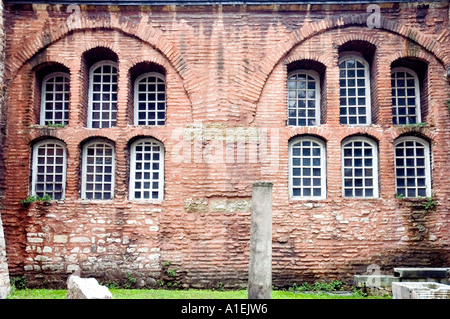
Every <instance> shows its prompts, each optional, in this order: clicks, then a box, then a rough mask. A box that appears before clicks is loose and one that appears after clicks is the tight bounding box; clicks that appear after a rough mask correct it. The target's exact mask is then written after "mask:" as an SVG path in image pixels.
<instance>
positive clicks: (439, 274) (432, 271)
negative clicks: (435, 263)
mask: <svg viewBox="0 0 450 319" xmlns="http://www.w3.org/2000/svg"><path fill="white" fill-rule="evenodd" d="M394 276H396V277H400V278H405V279H406V278H447V277H450V268H394Z"/></svg>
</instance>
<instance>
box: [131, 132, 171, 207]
mask: <svg viewBox="0 0 450 319" xmlns="http://www.w3.org/2000/svg"><path fill="white" fill-rule="evenodd" d="M131 152H132V154H133V155H134V163H131V172H130V177H131V178H130V180H131V181H130V188H131V187H133V191H132V192H131V193H130V194H134V195H135V196H134V198H135V199H139V198H146V199H150V196H149V195H150V193H151V194H152V198H153V199H158V198H159V199H161V198H162V192H163V189H162V184H163V183H162V180H160V177H161V178H162V177H163V176H164V174H163V172H162V165H163V162H162V161H163V156H162V152H163V149H162V148H161V147H160V146H159V144H158V143H157V142H155V141H153V140H142V141H140V142H137V143H135V144H133V146H132V150H131ZM136 194H139V196H136ZM132 199H133V198H132Z"/></svg>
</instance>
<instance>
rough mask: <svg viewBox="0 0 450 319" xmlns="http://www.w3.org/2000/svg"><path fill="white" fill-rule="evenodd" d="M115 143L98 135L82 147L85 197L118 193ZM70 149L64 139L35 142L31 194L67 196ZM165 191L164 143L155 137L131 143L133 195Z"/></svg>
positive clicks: (138, 197)
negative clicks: (67, 168) (68, 152)
mask: <svg viewBox="0 0 450 319" xmlns="http://www.w3.org/2000/svg"><path fill="white" fill-rule="evenodd" d="M115 158H116V153H115V147H114V145H113V144H112V143H111V142H109V141H106V140H102V139H98V140H93V141H90V142H88V143H86V144H85V145H84V146H83V147H82V163H81V198H83V199H92V200H109V199H112V198H113V197H114V187H115V166H116V164H115ZM66 166H67V151H66V146H65V144H64V143H63V142H61V141H58V140H54V139H46V140H43V141H40V142H37V143H36V144H34V146H33V156H32V173H31V176H32V183H31V194H32V195H37V196H40V197H43V196H44V195H46V194H47V195H49V196H50V197H51V198H52V199H53V200H60V199H64V196H65V186H66ZM163 192H164V146H163V144H162V143H160V142H158V141H156V140H154V139H151V138H145V139H139V140H137V141H136V142H134V143H133V144H132V145H131V157H130V195H129V198H130V199H135V200H162V199H163Z"/></svg>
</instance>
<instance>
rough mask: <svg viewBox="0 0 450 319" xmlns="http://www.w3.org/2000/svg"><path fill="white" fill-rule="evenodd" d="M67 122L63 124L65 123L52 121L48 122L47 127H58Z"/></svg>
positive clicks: (63, 125)
mask: <svg viewBox="0 0 450 319" xmlns="http://www.w3.org/2000/svg"><path fill="white" fill-rule="evenodd" d="M66 125H67V124H63V123H51V122H47V125H46V126H47V127H51V128H58V127H65V126H66Z"/></svg>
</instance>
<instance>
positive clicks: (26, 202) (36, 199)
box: [20, 194, 52, 207]
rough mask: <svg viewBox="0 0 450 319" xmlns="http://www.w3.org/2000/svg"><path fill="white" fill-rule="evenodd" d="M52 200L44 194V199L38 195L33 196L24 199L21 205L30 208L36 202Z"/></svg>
mask: <svg viewBox="0 0 450 319" xmlns="http://www.w3.org/2000/svg"><path fill="white" fill-rule="evenodd" d="M51 200H52V198H51V196H50V195H48V194H44V196H42V197H39V196H37V195H31V196H28V197H27V198H25V199H22V200H21V201H20V203H21V204H22V206H25V207H28V206H29V205H30V204H31V203H34V202H49V201H51Z"/></svg>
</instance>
